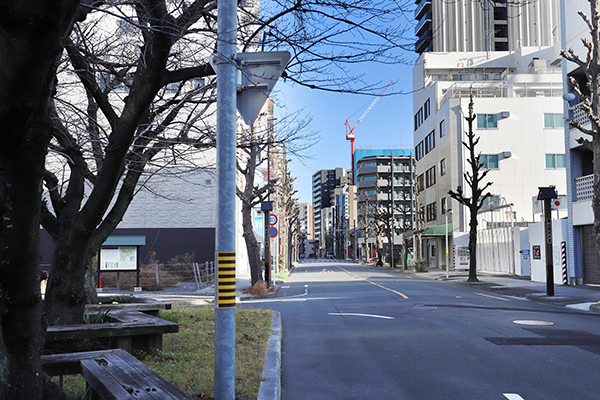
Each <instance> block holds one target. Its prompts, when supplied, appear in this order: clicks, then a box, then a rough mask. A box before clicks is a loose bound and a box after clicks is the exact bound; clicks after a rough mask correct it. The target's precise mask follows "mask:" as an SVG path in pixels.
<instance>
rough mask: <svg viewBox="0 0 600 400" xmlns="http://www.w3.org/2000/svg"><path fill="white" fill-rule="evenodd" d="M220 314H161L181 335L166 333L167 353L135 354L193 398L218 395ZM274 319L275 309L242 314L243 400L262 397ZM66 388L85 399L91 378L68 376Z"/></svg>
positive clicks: (239, 370) (239, 384)
mask: <svg viewBox="0 0 600 400" xmlns="http://www.w3.org/2000/svg"><path fill="white" fill-rule="evenodd" d="M214 315H215V310H214V307H202V308H182V307H175V308H174V309H172V310H166V311H161V312H160V316H161V317H162V318H164V319H167V320H169V321H173V322H177V323H179V333H169V334H166V335H164V337H163V350H162V351H157V352H155V353H154V354H144V353H141V354H135V356H136V357H137V358H139V359H140V360H141V361H142V362H143V363H144V364H146V365H147V366H148V367H149V368H150V369H152V370H153V371H155V372H156V373H157V374H159V375H160V376H162V377H163V378H165V379H166V380H167V381H169V382H171V383H172V384H173V385H175V386H176V387H178V388H179V389H180V390H181V391H183V392H184V393H186V394H187V395H188V396H190V397H192V398H202V397H201V395H204V396H205V398H206V397H208V398H211V397H213V395H214V346H215V319H214ZM271 318H272V311H270V310H263V309H237V310H236V334H235V336H236V348H235V353H236V362H235V369H236V398H238V399H240V400H251V399H256V398H257V397H258V388H259V386H260V382H261V380H262V370H263V364H264V359H265V353H266V350H267V341H268V339H269V335H270V333H271ZM67 378H69V379H67ZM57 379H58V378H57ZM64 389H65V393H67V397H68V398H69V399H70V400H74V399H81V397H82V396H83V394H84V391H85V380H84V379H83V378H82V377H81V376H76V377H65V383H64Z"/></svg>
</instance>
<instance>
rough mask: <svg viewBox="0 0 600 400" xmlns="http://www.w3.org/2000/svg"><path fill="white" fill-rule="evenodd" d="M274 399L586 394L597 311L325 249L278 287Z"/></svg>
mask: <svg viewBox="0 0 600 400" xmlns="http://www.w3.org/2000/svg"><path fill="white" fill-rule="evenodd" d="M245 304H246V306H250V307H263V308H269V309H273V310H277V311H279V312H280V313H281V317H282V323H283V342H282V398H283V399H284V400H297V399H310V400H317V399H326V400H337V399H406V400H409V399H411V400H424V399H461V400H468V399H473V400H475V399H476V400H494V399H497V400H502V399H509V400H520V399H523V400H541V399H593V398H598V396H599V393H598V392H599V385H598V380H599V378H600V336H599V335H598V332H600V315H598V314H594V313H590V312H583V311H577V310H571V309H567V308H564V307H559V306H556V305H551V304H540V303H537V302H533V301H529V300H526V299H524V298H519V297H513V296H506V295H502V294H497V293H491V292H486V291H482V290H478V289H476V288H473V287H468V286H463V285H457V284H451V283H444V282H439V281H433V280H428V279H423V278H419V277H418V275H412V274H406V273H400V272H397V271H389V270H384V269H380V268H375V267H368V266H364V265H359V264H353V263H347V262H336V261H334V260H327V261H322V262H310V263H308V262H307V263H298V264H297V265H296V268H295V269H294V271H293V273H292V274H291V275H290V277H289V279H288V280H287V281H286V283H285V284H284V285H283V286H282V287H281V288H280V290H279V292H278V295H277V297H275V298H270V299H261V300H254V301H252V302H246V303H245Z"/></svg>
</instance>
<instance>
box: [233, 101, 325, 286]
mask: <svg viewBox="0 0 600 400" xmlns="http://www.w3.org/2000/svg"><path fill="white" fill-rule="evenodd" d="M268 114H269V115H271V114H272V113H268ZM310 122H311V120H310V118H300V117H299V114H298V113H293V114H290V115H288V116H286V117H285V118H283V119H282V120H280V121H278V123H277V129H275V125H274V120H272V119H271V120H268V121H267V125H266V127H265V129H262V130H261V129H259V128H256V126H257V125H258V124H255V125H254V126H251V127H249V131H244V132H242V134H241V135H242V137H241V138H240V145H239V148H240V150H241V151H242V152H243V153H244V155H243V156H242V157H240V158H239V159H238V165H237V168H238V172H239V173H240V174H241V175H242V176H243V178H244V179H243V180H244V186H243V188H238V189H237V195H238V197H239V198H240V200H241V202H242V229H243V236H244V241H245V243H246V250H247V252H248V259H249V263H250V278H251V284H252V285H253V286H254V285H255V284H256V283H257V282H259V281H261V280H262V273H261V262H260V243H259V242H258V239H257V238H256V235H255V234H254V227H253V221H252V212H253V210H254V208H255V207H256V206H258V205H259V204H260V203H262V202H263V201H266V200H267V198H268V196H269V194H271V193H274V192H276V191H277V188H278V187H279V186H280V185H282V184H286V183H285V179H287V182H288V183H287V184H288V185H291V183H292V182H293V178H291V176H290V175H289V171H287V168H286V171H287V175H286V176H287V177H285V178H284V180H283V181H282V179H281V175H280V174H275V173H274V172H275V171H273V177H271V176H267V178H266V179H265V180H266V181H267V182H266V184H263V183H262V182H257V180H256V178H257V176H259V175H261V174H260V173H259V171H257V170H258V169H260V168H262V169H263V171H262V173H263V174H264V175H268V174H267V171H266V170H267V169H268V168H266V167H265V164H267V163H269V162H270V159H271V158H272V157H273V155H274V154H275V153H278V152H282V151H283V150H282V149H283V148H285V151H286V153H287V149H288V148H289V149H291V152H292V153H293V154H295V155H296V156H297V157H299V158H303V157H308V156H307V155H306V152H307V151H308V149H309V148H310V147H311V146H312V145H314V144H316V143H318V138H316V137H315V135H314V133H312V132H310V131H309V129H310ZM269 149H270V150H269ZM290 187H291V186H290ZM266 223H268V222H267V221H265V224H266ZM267 240H268V239H267Z"/></svg>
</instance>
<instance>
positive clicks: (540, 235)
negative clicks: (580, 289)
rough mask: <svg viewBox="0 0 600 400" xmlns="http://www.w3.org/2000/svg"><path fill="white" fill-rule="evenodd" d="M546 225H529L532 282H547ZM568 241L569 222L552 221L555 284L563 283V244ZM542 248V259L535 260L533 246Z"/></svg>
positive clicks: (540, 223)
mask: <svg viewBox="0 0 600 400" xmlns="http://www.w3.org/2000/svg"><path fill="white" fill-rule="evenodd" d="M545 237H546V235H545V231H544V223H542V222H538V223H535V224H530V225H529V249H530V254H531V280H532V281H535V282H546V245H545ZM566 241H567V220H566V219H561V220H553V221H552V260H553V267H554V284H555V285H560V284H561V283H562V273H563V272H562V264H561V242H566ZM536 245H537V246H540V249H541V258H540V259H539V260H536V259H534V258H533V246H536Z"/></svg>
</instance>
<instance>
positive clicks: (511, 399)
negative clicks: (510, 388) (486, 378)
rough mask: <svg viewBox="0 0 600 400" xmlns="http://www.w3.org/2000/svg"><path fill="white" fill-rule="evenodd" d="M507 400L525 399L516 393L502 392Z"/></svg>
mask: <svg viewBox="0 0 600 400" xmlns="http://www.w3.org/2000/svg"><path fill="white" fill-rule="evenodd" d="M502 394H503V395H504V397H506V398H507V399H508V400H525V399H524V398H522V397H521V396H519V395H518V394H516V393H502Z"/></svg>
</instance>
